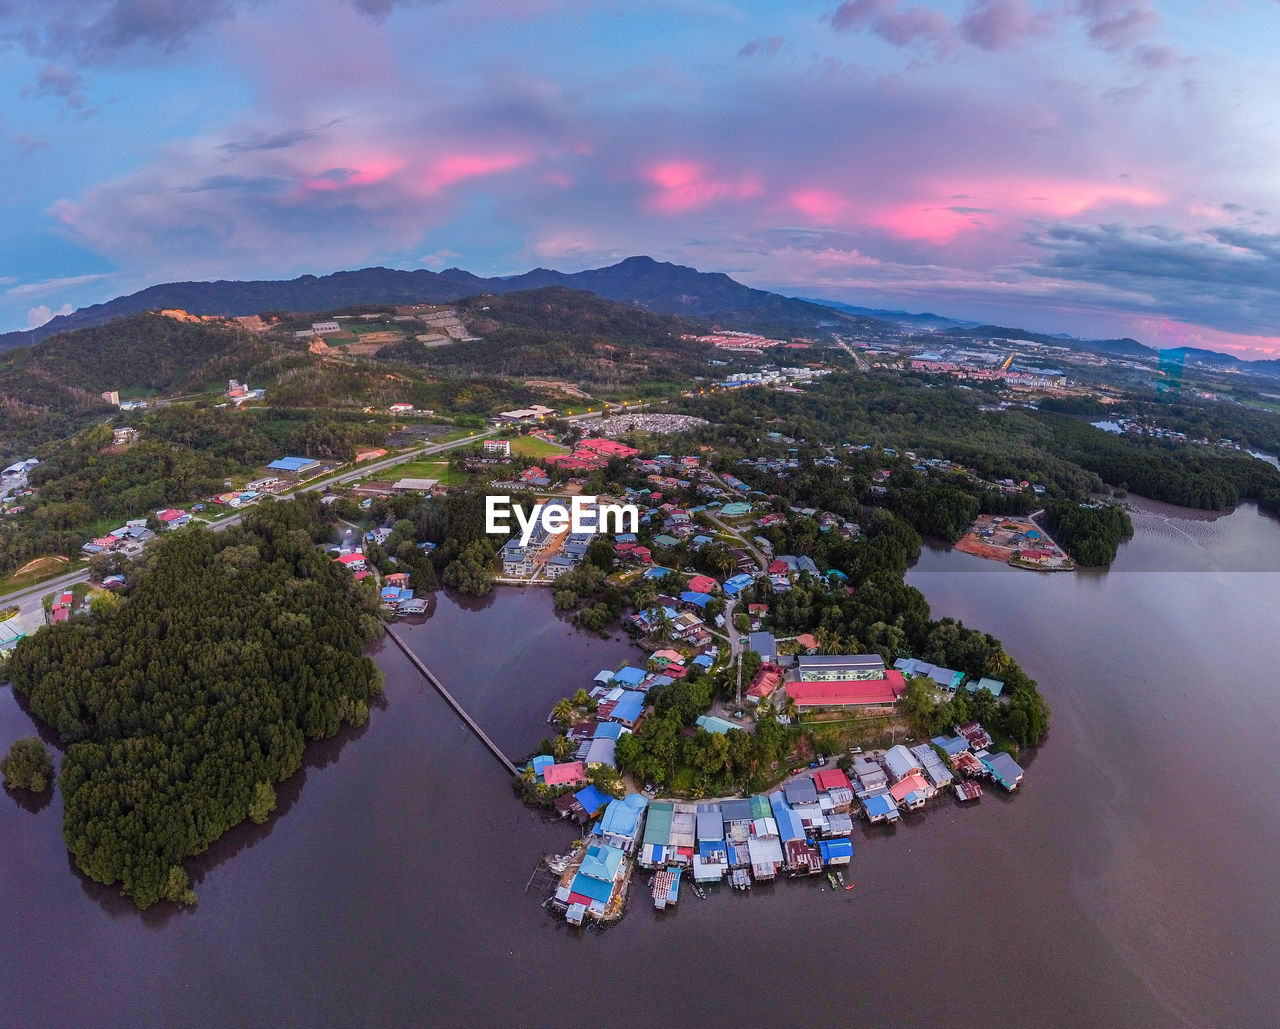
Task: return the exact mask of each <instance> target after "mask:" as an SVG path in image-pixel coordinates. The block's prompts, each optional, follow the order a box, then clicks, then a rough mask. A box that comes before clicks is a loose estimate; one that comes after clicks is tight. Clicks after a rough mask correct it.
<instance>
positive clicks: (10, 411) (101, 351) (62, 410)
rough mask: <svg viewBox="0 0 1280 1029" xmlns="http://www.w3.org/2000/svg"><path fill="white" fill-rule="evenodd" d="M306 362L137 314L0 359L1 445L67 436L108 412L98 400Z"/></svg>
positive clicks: (259, 343)
mask: <svg viewBox="0 0 1280 1029" xmlns="http://www.w3.org/2000/svg"><path fill="white" fill-rule="evenodd" d="M299 358H301V359H303V360H305V359H306V354H305V351H304V352H302V353H301V354H296V355H295V354H293V353H291V352H290V351H288V350H284V349H282V348H280V347H279V346H277V345H272V344H268V343H266V342H264V341H263V340H261V339H260V338H258V337H257V336H254V335H253V334H252V333H249V332H246V331H243V330H241V329H239V328H238V327H234V326H227V325H211V324H205V323H196V322H180V321H176V320H175V319H172V318H165V317H162V316H160V315H156V314H136V315H132V316H131V317H128V318H120V319H117V320H116V321H113V322H110V323H108V324H106V325H99V326H95V327H93V328H89V329H79V330H76V331H75V332H68V333H63V334H61V335H58V336H53V337H50V338H49V339H48V340H46V341H45V342H43V343H40V344H38V345H37V346H34V347H23V348H20V349H17V350H13V351H11V352H9V353H6V354H2V355H0V439H3V440H4V442H5V444H6V445H7V446H8V448H10V449H11V450H14V451H16V450H17V449H18V448H23V449H26V448H31V447H34V446H35V445H37V444H39V443H42V442H45V441H48V440H53V439H58V438H60V437H63V436H68V435H71V434H72V433H73V432H76V431H78V430H79V429H81V428H83V427H84V426H85V425H87V424H89V423H90V422H92V421H93V420H95V419H98V418H102V417H105V416H106V415H108V414H110V413H111V408H110V406H109V405H108V404H107V403H106V402H105V401H103V399H102V397H101V396H100V394H101V393H103V392H104V391H110V390H118V391H120V392H122V393H123V394H124V395H125V396H129V395H130V394H133V395H139V394H145V395H154V394H157V393H163V394H170V393H180V392H198V391H202V390H204V389H207V388H208V387H209V386H210V385H219V384H220V385H225V383H226V380H227V379H228V378H239V379H244V378H245V377H246V376H248V377H250V378H251V379H252V380H254V381H261V380H264V379H266V378H271V379H274V378H275V376H276V374H277V373H278V372H279V371H280V370H282V369H283V368H285V367H287V366H288V365H289V364H290V362H291V361H293V360H297V359H299Z"/></svg>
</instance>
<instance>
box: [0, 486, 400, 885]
mask: <svg viewBox="0 0 1280 1029" xmlns="http://www.w3.org/2000/svg"><path fill="white" fill-rule="evenodd" d="M320 517H321V514H320V509H319V503H318V501H307V502H303V501H297V502H294V503H291V504H270V505H267V506H265V507H262V508H260V509H258V510H255V511H254V512H253V513H251V514H250V515H248V516H247V517H246V519H245V523H244V525H243V526H242V527H239V528H236V529H232V530H229V531H227V532H224V533H220V534H213V533H209V532H204V531H200V530H195V529H191V530H186V531H183V532H180V533H177V534H175V535H174V536H172V537H170V538H167V539H166V540H165V541H164V543H163V545H161V546H159V547H158V548H157V549H156V550H155V551H154V553H153V554H152V556H151V558H150V568H149V570H148V572H147V574H146V575H145V576H144V577H143V579H142V581H141V583H140V585H138V587H137V588H136V590H135V591H134V592H133V593H132V594H131V595H130V596H129V597H128V599H127V600H126V601H125V602H124V603H123V604H121V605H119V606H118V607H116V608H115V609H114V610H108V611H104V612H103V613H102V614H101V615H100V616H99V615H95V618H94V619H93V620H92V621H91V622H89V623H86V622H83V621H77V622H71V623H66V624H63V625H56V626H52V627H49V628H47V629H44V630H42V631H41V632H39V633H37V634H36V635H34V636H29V637H27V638H26V639H24V640H22V641H21V642H20V643H19V644H18V646H17V648H16V649H15V651H14V654H13V657H12V659H11V661H10V668H9V671H10V675H11V676H12V679H13V685H14V688H15V689H16V690H18V691H19V692H21V693H23V694H25V695H27V696H28V697H29V698H30V702H31V710H32V711H33V712H34V713H35V714H36V715H37V716H38V717H40V718H41V719H43V720H44V721H45V722H47V723H48V724H49V725H51V726H53V727H54V728H55V729H56V730H57V731H58V732H59V733H60V734H61V736H62V738H63V740H64V741H66V742H67V743H68V744H69V746H68V748H67V752H66V756H65V758H64V760H63V768H62V774H61V777H60V780H59V782H60V786H61V789H62V794H63V802H64V819H63V838H64V839H65V840H66V843H67V847H68V848H69V849H70V851H71V853H72V855H73V856H74V858H75V861H76V864H77V866H78V867H79V868H80V869H81V870H82V871H83V872H84V873H85V874H86V875H88V876H90V877H91V878H93V879H95V880H97V881H99V882H104V883H116V882H118V883H120V884H121V888H122V890H123V892H124V893H126V894H127V895H128V896H130V897H132V898H133V900H134V901H135V902H136V903H137V905H138V906H139V907H140V908H146V907H148V906H150V905H151V904H153V903H155V902H156V901H157V900H165V899H167V900H177V901H184V902H189V901H191V900H193V899H194V896H193V894H192V893H191V889H190V884H189V882H188V879H187V876H186V873H185V872H184V870H183V868H182V860H183V859H184V858H186V857H189V856H190V855H193V854H198V853H200V852H201V851H203V850H204V849H205V848H206V847H208V846H209V844H211V843H212V842H213V841H214V840H216V839H217V838H218V837H219V836H221V835H222V834H223V833H224V832H226V831H227V830H228V829H229V828H231V827H232V826H234V825H236V824H237V823H239V822H241V821H243V820H244V819H245V818H246V817H254V818H259V817H265V812H269V810H270V808H271V806H272V797H271V796H269V794H272V793H273V792H274V786H275V784H276V783H277V782H279V781H281V780H283V779H285V778H287V777H288V776H290V775H292V774H293V773H294V772H295V771H297V769H298V767H299V766H300V764H301V761H302V754H303V747H304V745H305V743H306V741H307V740H308V739H313V740H314V739H322V738H325V737H328V736H332V735H333V734H334V733H336V732H337V731H338V729H339V727H340V726H341V725H342V724H344V723H348V724H359V723H361V722H363V721H364V720H366V719H367V718H368V713H369V711H368V704H369V701H370V699H371V698H372V697H373V696H374V695H375V694H376V693H377V692H378V691H379V690H380V688H381V677H380V673H379V672H378V670H377V668H376V667H375V665H374V664H373V662H372V661H370V660H369V659H368V658H366V657H364V656H362V650H363V647H364V645H365V644H366V643H368V642H370V641H371V640H373V639H375V638H377V635H378V631H379V623H378V619H377V616H376V614H375V613H374V611H375V598H374V597H373V595H372V593H371V592H370V591H368V590H367V589H362V588H361V587H360V585H359V584H357V583H355V582H354V581H353V580H352V579H351V578H350V577H349V576H347V575H345V574H344V573H343V571H342V570H341V569H339V568H338V567H337V566H336V565H335V564H334V563H333V562H332V561H331V560H329V558H328V557H327V556H326V555H325V554H323V553H322V552H321V551H320V550H318V549H317V547H316V545H315V544H316V542H317V541H318V540H320V539H323V538H325V537H326V536H327V530H326V529H325V527H324V526H323V525H321V523H320Z"/></svg>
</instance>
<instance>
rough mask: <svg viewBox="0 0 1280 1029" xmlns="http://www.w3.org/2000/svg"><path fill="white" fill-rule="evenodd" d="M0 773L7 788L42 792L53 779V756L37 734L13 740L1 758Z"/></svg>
mask: <svg viewBox="0 0 1280 1029" xmlns="http://www.w3.org/2000/svg"><path fill="white" fill-rule="evenodd" d="M0 775H3V776H4V786H5V789H7V790H30V791H31V792H32V793H43V792H44V791H45V790H47V789H48V788H49V784H50V783H51V782H52V781H53V758H52V757H51V756H50V755H49V748H48V747H46V746H45V745H44V743H43V742H42V741H41V740H40V738H39V737H38V736H27V737H24V738H23V739H20V740H14V742H13V746H12V747H10V748H9V753H8V754H6V755H5V756H4V758H3V760H0Z"/></svg>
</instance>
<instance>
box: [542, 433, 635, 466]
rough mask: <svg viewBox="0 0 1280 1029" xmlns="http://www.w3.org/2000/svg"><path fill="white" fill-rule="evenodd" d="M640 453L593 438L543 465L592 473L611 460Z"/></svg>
mask: <svg viewBox="0 0 1280 1029" xmlns="http://www.w3.org/2000/svg"><path fill="white" fill-rule="evenodd" d="M639 453H640V451H638V450H636V448H635V447H629V446H627V445H626V444H624V443H618V442H617V441H616V440H611V439H603V438H595V439H584V440H583V441H582V442H581V443H579V444H578V445H577V447H575V448H574V450H573V452H572V453H570V454H553V455H552V456H550V457H548V458H547V459H546V461H545V464H546V465H547V466H548V467H558V468H564V469H566V470H568V471H593V470H594V469H597V468H603V467H604V466H605V465H606V464H608V463H609V460H610V459H611V458H615V457H618V458H633V457H635V456H636V455H638V454H639Z"/></svg>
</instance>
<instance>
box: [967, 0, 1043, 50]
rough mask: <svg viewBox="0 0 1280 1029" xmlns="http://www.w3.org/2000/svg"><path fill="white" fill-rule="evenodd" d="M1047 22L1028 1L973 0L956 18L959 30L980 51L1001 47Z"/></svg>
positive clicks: (1035, 30)
mask: <svg viewBox="0 0 1280 1029" xmlns="http://www.w3.org/2000/svg"><path fill="white" fill-rule="evenodd" d="M1047 25H1048V22H1047V19H1046V18H1045V17H1044V16H1043V15H1041V14H1040V13H1039V12H1037V11H1036V9H1035V8H1034V7H1033V6H1032V5H1031V4H1030V3H1029V2H1028V0H974V2H972V3H970V4H969V7H968V9H967V10H966V11H965V13H964V17H963V18H961V19H960V33H961V35H963V36H964V38H965V39H966V40H967V41H968V42H970V43H972V44H973V45H974V46H978V47H981V48H982V49H983V50H1003V49H1005V48H1006V47H1010V46H1013V45H1015V44H1017V43H1020V42H1021V41H1022V40H1023V39H1025V38H1026V37H1027V36H1032V35H1035V34H1037V33H1040V32H1043V31H1044V30H1045V28H1046V27H1047Z"/></svg>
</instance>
